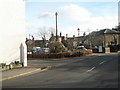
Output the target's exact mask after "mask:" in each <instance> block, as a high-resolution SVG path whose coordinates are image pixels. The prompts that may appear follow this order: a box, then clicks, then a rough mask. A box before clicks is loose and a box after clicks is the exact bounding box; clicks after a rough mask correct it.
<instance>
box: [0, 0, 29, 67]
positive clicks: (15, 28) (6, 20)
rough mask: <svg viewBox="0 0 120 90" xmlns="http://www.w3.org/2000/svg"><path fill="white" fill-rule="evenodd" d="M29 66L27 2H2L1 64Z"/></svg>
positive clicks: (0, 15) (0, 31) (12, 0)
mask: <svg viewBox="0 0 120 90" xmlns="http://www.w3.org/2000/svg"><path fill="white" fill-rule="evenodd" d="M14 61H20V63H23V64H24V66H27V49H26V44H25V1H24V0H0V63H6V64H8V65H9V64H10V63H12V62H14Z"/></svg>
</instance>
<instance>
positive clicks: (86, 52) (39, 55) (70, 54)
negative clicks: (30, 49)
mask: <svg viewBox="0 0 120 90" xmlns="http://www.w3.org/2000/svg"><path fill="white" fill-rule="evenodd" d="M91 54H92V50H81V51H71V52H61V53H33V54H27V57H28V58H63V57H77V56H85V55H91Z"/></svg>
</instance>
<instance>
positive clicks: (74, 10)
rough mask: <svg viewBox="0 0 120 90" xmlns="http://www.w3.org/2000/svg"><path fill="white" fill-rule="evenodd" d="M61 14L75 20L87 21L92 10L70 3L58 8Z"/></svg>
mask: <svg viewBox="0 0 120 90" xmlns="http://www.w3.org/2000/svg"><path fill="white" fill-rule="evenodd" d="M58 12H59V14H60V15H61V16H62V17H64V18H66V19H70V20H73V21H87V20H89V18H90V12H89V11H88V10H87V9H85V8H83V7H80V6H78V5H76V4H70V5H66V6H63V7H59V8H58Z"/></svg>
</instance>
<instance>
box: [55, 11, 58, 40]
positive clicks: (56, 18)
mask: <svg viewBox="0 0 120 90" xmlns="http://www.w3.org/2000/svg"><path fill="white" fill-rule="evenodd" d="M57 15H58V13H57V12H56V13H55V16H56V41H57V40H58V37H57V32H58V30H57Z"/></svg>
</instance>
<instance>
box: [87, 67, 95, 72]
mask: <svg viewBox="0 0 120 90" xmlns="http://www.w3.org/2000/svg"><path fill="white" fill-rule="evenodd" d="M93 69H95V67H92V68H91V69H89V70H87V72H90V71H92V70H93Z"/></svg>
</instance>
